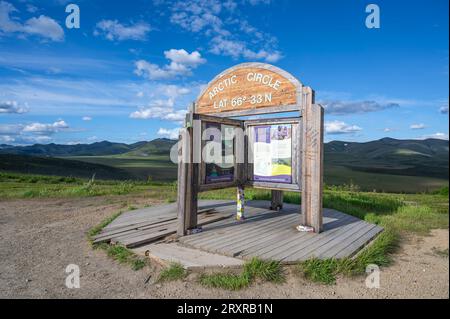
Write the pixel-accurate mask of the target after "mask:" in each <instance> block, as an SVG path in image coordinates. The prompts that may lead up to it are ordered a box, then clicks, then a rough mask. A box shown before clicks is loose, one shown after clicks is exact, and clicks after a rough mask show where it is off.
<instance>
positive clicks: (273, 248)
mask: <svg viewBox="0 0 450 319" xmlns="http://www.w3.org/2000/svg"><path fill="white" fill-rule="evenodd" d="M349 220H350V221H351V220H354V218H353V217H352V216H346V217H345V218H342V219H340V220H339V221H338V224H339V225H343V224H345V223H346V222H347V221H349ZM338 230H339V228H338V227H337V228H334V229H332V230H329V231H328V232H327V234H328V233H334V232H336V231H338ZM302 236H307V237H308V239H306V240H305V241H306V242H308V241H309V240H310V239H313V238H318V239H320V238H321V236H319V235H317V234H311V233H307V232H304V233H298V237H294V238H292V237H291V238H287V239H286V240H283V241H279V242H277V243H274V244H273V245H269V246H267V247H265V248H263V249H261V250H260V251H258V254H259V255H260V256H261V257H264V258H272V256H273V255H276V254H278V253H280V252H283V251H286V250H288V249H292V247H296V246H298V245H299V242H298V241H297V239H301V242H303V238H301V237H302Z"/></svg>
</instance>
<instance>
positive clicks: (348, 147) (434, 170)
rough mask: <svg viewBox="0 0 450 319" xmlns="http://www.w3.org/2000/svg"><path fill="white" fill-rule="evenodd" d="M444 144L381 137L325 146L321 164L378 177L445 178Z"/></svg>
mask: <svg viewBox="0 0 450 319" xmlns="http://www.w3.org/2000/svg"><path fill="white" fill-rule="evenodd" d="M448 146H449V143H448V141H444V140H438V139H427V140H396V139H392V138H383V139H381V140H377V141H371V142H367V143H355V142H341V141H333V142H329V143H327V144H325V155H324V158H325V165H328V166H343V167H346V168H349V169H351V170H355V171H361V172H370V173H378V174H393V175H408V176H427V177H436V178H447V176H448V154H449V153H448V151H449V147H448Z"/></svg>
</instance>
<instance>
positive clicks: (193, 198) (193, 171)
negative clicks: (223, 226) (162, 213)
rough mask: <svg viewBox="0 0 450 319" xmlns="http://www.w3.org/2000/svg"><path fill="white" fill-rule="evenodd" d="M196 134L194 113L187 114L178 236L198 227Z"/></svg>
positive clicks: (180, 170) (182, 141)
mask: <svg viewBox="0 0 450 319" xmlns="http://www.w3.org/2000/svg"><path fill="white" fill-rule="evenodd" d="M194 135H198V132H194V128H193V113H192V111H191V112H190V113H188V114H186V121H185V127H184V128H183V129H182V130H181V131H180V136H179V151H178V152H179V155H181V160H180V161H179V162H178V195H177V203H178V205H177V206H178V227H177V235H178V236H184V235H186V233H187V231H188V230H189V229H193V228H196V227H197V209H198V200H197V196H198V170H199V165H198V163H194V138H197V139H199V138H200V136H194ZM180 146H181V147H180Z"/></svg>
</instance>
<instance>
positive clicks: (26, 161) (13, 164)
mask: <svg viewBox="0 0 450 319" xmlns="http://www.w3.org/2000/svg"><path fill="white" fill-rule="evenodd" d="M0 171H8V172H16V173H27V174H41V175H54V176H72V177H84V178H91V177H92V176H93V175H94V174H95V178H98V179H117V180H127V179H133V176H132V175H131V174H130V173H128V172H127V171H125V170H122V169H119V168H115V167H112V166H106V165H101V164H93V163H87V162H81V161H74V160H68V159H61V158H48V157H36V156H27V155H15V154H0Z"/></svg>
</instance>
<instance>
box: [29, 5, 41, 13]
mask: <svg viewBox="0 0 450 319" xmlns="http://www.w3.org/2000/svg"><path fill="white" fill-rule="evenodd" d="M38 10H39V9H38V8H37V7H36V6H34V5H32V4H29V3H28V4H27V11H28V12H30V13H35V12H36V11H38Z"/></svg>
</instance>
